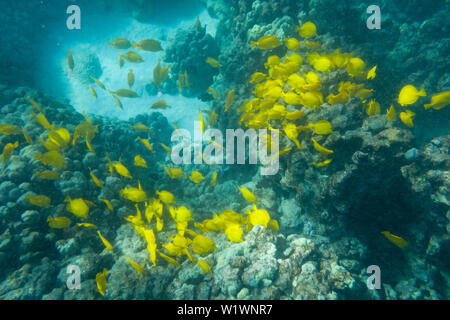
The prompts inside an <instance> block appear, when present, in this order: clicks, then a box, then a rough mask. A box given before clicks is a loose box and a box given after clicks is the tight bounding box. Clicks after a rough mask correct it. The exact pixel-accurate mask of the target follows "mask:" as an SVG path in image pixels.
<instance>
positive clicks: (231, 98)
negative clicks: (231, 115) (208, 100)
mask: <svg viewBox="0 0 450 320" xmlns="http://www.w3.org/2000/svg"><path fill="white" fill-rule="evenodd" d="M233 102H234V89H231V90H230V91H228V93H227V99H226V101H225V112H227V111H228V108H229V107H231V105H232V104H233Z"/></svg>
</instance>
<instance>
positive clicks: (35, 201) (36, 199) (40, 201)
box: [25, 194, 51, 208]
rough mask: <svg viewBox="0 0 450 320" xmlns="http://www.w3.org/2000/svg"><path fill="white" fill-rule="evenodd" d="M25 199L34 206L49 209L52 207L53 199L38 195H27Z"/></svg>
mask: <svg viewBox="0 0 450 320" xmlns="http://www.w3.org/2000/svg"><path fill="white" fill-rule="evenodd" d="M25 198H26V199H27V200H28V202H29V203H30V204H32V205H34V206H37V207H42V208H47V207H48V206H50V201H51V199H50V198H49V197H47V196H44V195H40V194H39V195H36V196H30V195H29V194H27V195H26V196H25Z"/></svg>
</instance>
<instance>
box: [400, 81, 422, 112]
mask: <svg viewBox="0 0 450 320" xmlns="http://www.w3.org/2000/svg"><path fill="white" fill-rule="evenodd" d="M426 95H427V93H426V91H425V89H423V88H422V89H420V90H417V88H416V87H414V86H413V85H410V84H408V85H406V86H404V87H403V88H402V89H401V90H400V93H399V94H398V99H397V101H398V103H399V104H400V105H401V106H402V107H404V106H407V105H410V104H413V103H415V102H416V101H417V100H418V99H419V97H425V96H426Z"/></svg>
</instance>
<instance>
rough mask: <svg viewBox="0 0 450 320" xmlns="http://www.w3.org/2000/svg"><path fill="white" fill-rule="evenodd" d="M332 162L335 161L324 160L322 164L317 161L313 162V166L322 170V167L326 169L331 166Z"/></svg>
mask: <svg viewBox="0 0 450 320" xmlns="http://www.w3.org/2000/svg"><path fill="white" fill-rule="evenodd" d="M331 161H333V159H326V160H324V161H322V162H318V163H317V162H316V161H313V162H312V164H313V165H314V166H316V167H318V168H320V167H325V166H327V165H329V164H330V163H331Z"/></svg>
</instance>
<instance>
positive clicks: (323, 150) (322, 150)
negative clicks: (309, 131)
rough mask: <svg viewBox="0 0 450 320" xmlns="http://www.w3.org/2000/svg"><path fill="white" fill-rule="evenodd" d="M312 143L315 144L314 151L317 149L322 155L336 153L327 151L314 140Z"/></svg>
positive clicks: (312, 139)
mask: <svg viewBox="0 0 450 320" xmlns="http://www.w3.org/2000/svg"><path fill="white" fill-rule="evenodd" d="M311 141H312V142H313V143H314V149H316V150H317V151H319V152H320V153H323V154H331V153H334V151H333V150H330V149H327V148H325V147H322V146H321V145H320V144H319V143H318V142H317V141H316V139H314V138H311Z"/></svg>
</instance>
